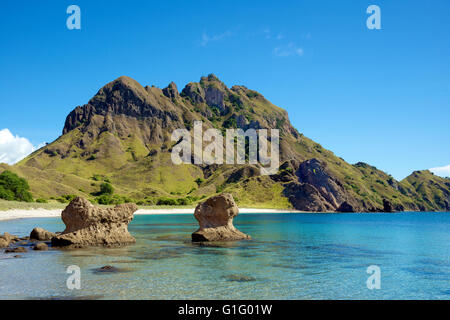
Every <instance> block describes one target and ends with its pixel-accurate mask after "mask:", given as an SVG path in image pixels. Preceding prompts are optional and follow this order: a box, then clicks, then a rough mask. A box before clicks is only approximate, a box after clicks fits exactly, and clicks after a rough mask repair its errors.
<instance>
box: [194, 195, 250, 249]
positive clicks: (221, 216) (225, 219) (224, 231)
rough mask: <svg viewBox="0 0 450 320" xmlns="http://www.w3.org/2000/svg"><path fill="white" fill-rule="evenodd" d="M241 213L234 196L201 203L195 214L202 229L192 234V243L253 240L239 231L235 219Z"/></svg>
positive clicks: (222, 196)
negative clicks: (235, 225)
mask: <svg viewBox="0 0 450 320" xmlns="http://www.w3.org/2000/svg"><path fill="white" fill-rule="evenodd" d="M238 213H239V208H238V207H237V205H236V203H235V202H234V199H233V196H232V195H231V194H228V193H224V194H221V195H218V196H215V197H211V198H209V199H208V200H206V201H205V202H203V203H200V204H199V205H198V206H197V207H196V208H195V212H194V216H195V219H197V221H198V223H199V225H200V228H199V229H198V230H197V231H195V232H194V233H193V234H192V241H194V242H200V241H232V240H244V239H251V238H250V236H249V235H246V234H245V233H242V232H241V231H239V230H237V229H236V228H235V227H234V225H233V218H234V217H236V216H237V215H238Z"/></svg>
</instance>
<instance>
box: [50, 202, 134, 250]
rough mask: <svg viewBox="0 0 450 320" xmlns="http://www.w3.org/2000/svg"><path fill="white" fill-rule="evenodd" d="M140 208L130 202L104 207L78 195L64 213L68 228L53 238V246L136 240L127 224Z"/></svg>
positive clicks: (62, 215)
mask: <svg viewBox="0 0 450 320" xmlns="http://www.w3.org/2000/svg"><path fill="white" fill-rule="evenodd" d="M137 209H138V208H137V206H136V205H135V204H131V203H127V204H121V205H118V206H116V207H115V208H107V209H103V208H99V207H96V206H94V205H92V204H91V203H90V202H89V201H88V200H86V199H84V198H80V197H78V198H76V199H74V200H73V201H72V202H71V203H70V204H69V205H68V206H67V208H66V209H64V211H63V212H62V214H61V217H62V220H63V221H64V224H65V225H66V229H65V230H64V231H63V232H62V233H61V235H58V236H55V237H53V238H52V245H53V246H75V247H85V246H98V245H100V246H120V245H125V244H129V243H134V242H136V240H135V239H134V238H133V237H132V236H131V235H130V233H129V232H128V224H129V223H130V222H131V220H133V213H134V212H135V211H136V210H137Z"/></svg>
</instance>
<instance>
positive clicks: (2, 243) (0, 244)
mask: <svg viewBox="0 0 450 320" xmlns="http://www.w3.org/2000/svg"><path fill="white" fill-rule="evenodd" d="M17 241H19V238H18V237H16V236H14V235H11V234H9V233H8V232H5V233H4V234H3V235H0V248H6V247H8V246H9V245H10V244H11V243H15V242H17Z"/></svg>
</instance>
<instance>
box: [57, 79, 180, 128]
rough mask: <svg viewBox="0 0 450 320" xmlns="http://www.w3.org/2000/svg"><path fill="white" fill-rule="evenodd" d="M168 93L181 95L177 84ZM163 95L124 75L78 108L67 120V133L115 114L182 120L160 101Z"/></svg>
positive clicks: (169, 106)
mask: <svg viewBox="0 0 450 320" xmlns="http://www.w3.org/2000/svg"><path fill="white" fill-rule="evenodd" d="M157 91H159V94H158V92H157ZM168 92H170V94H176V93H178V90H177V89H176V85H175V84H174V83H171V84H170V85H169V87H168ZM161 93H162V92H161V90H160V89H156V88H151V89H149V90H146V89H145V88H144V87H142V86H141V85H140V84H139V83H138V82H137V81H136V80H133V79H131V78H129V77H126V76H122V77H120V78H118V79H116V80H114V81H112V82H110V83H108V84H106V85H105V86H104V87H102V88H101V89H100V90H99V91H98V92H97V94H96V95H95V96H94V97H93V98H92V99H91V100H90V101H89V102H88V103H87V104H86V105H84V106H79V107H77V108H75V109H74V110H73V111H72V112H71V113H70V114H69V115H68V116H67V118H66V122H65V126H64V129H63V134H66V133H68V132H69V131H71V130H73V129H75V128H77V127H79V126H81V125H83V124H84V125H88V124H90V123H92V119H93V117H94V116H96V115H98V116H101V117H105V119H106V120H108V119H109V118H110V117H111V116H114V115H125V116H128V117H133V118H138V119H142V118H158V119H162V120H163V121H166V119H167V118H169V119H172V120H178V116H177V114H176V110H175V107H174V106H173V104H168V103H167V101H163V100H162V99H160V95H161Z"/></svg>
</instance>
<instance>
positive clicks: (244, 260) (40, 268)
mask: <svg viewBox="0 0 450 320" xmlns="http://www.w3.org/2000/svg"><path fill="white" fill-rule="evenodd" d="M235 225H236V226H237V227H238V228H239V229H240V230H242V231H243V232H245V233H248V234H250V235H251V236H252V237H253V240H251V241H240V242H234V243H218V244H214V245H211V244H210V245H200V244H193V243H191V241H190V234H191V233H192V232H193V231H195V230H196V229H197V223H196V221H195V219H194V217H193V216H192V215H138V216H136V217H135V218H134V220H133V222H132V223H131V224H130V226H129V230H130V232H131V234H132V235H133V236H134V237H136V240H137V243H136V244H135V245H130V246H127V247H122V248H113V249H105V248H89V249H79V250H70V251H65V250H63V251H61V250H50V251H47V252H35V251H32V250H30V251H29V252H27V253H23V254H21V255H22V257H21V258H13V255H14V254H4V253H0V298H1V299H449V298H450V214H449V213H396V214H392V213H390V214H298V213H295V214H241V215H239V216H238V217H237V218H236V219H235ZM36 226H40V227H43V228H45V229H47V230H50V231H61V230H63V229H64V225H63V223H62V222H61V220H60V219H59V218H39V219H21V220H12V221H0V232H1V233H3V232H5V231H6V232H10V233H12V234H15V235H19V236H24V235H28V234H29V233H30V231H31V230H32V229H33V228H34V227H36ZM2 252H3V250H2ZM70 265H77V266H79V267H80V268H81V289H80V290H76V289H75V290H69V289H68V288H67V286H66V280H67V278H68V276H69V274H67V273H66V269H67V267H68V266H70ZM105 265H111V266H114V267H115V269H114V270H113V271H115V272H102V271H99V270H98V269H99V268H101V267H103V266H105ZM370 265H377V266H379V267H380V268H381V289H380V290H369V289H368V288H367V286H366V280H367V278H368V277H369V274H367V273H366V270H367V267H368V266H370Z"/></svg>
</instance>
